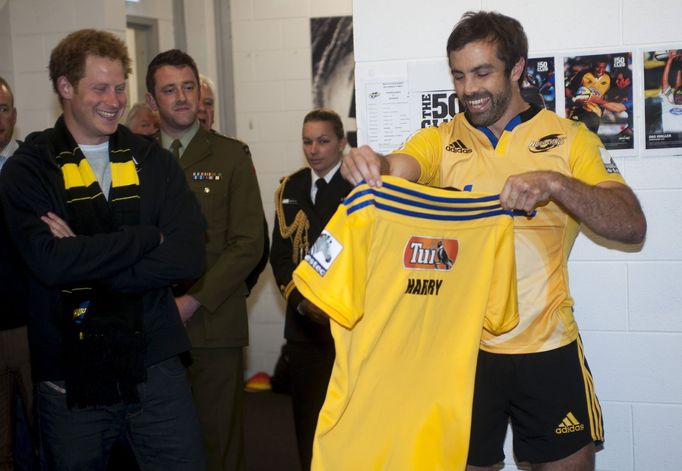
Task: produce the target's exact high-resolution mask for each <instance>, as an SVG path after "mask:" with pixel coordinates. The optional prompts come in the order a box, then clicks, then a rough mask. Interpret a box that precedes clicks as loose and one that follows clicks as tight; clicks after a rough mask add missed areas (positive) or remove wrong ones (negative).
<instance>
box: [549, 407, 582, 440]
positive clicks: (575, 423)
mask: <svg viewBox="0 0 682 471" xmlns="http://www.w3.org/2000/svg"><path fill="white" fill-rule="evenodd" d="M581 430H585V426H584V425H583V424H581V423H580V421H579V420H578V419H576V418H575V415H573V412H569V413H568V414H566V417H564V420H562V421H561V423H559V425H557V427H556V429H554V433H556V434H557V435H563V434H565V433H573V432H580V431H581Z"/></svg>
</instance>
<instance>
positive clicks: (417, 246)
mask: <svg viewBox="0 0 682 471" xmlns="http://www.w3.org/2000/svg"><path fill="white" fill-rule="evenodd" d="M458 251H459V242H458V241H457V240H456V239H439V238H433V237H419V236H413V237H411V238H410V240H408V241H407V244H406V246H405V251H404V253H403V266H404V267H405V268H409V269H412V270H440V271H450V270H452V267H453V265H454V264H455V260H456V259H457V253H458Z"/></svg>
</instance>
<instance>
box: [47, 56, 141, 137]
mask: <svg viewBox="0 0 682 471" xmlns="http://www.w3.org/2000/svg"><path fill="white" fill-rule="evenodd" d="M125 84H126V83H125V71H124V69H123V64H122V63H121V61H120V60H118V59H116V60H112V59H109V58H106V57H99V56H92V55H89V56H88V57H87V58H86V59H85V73H84V75H83V78H81V79H80V80H79V81H78V83H77V84H76V85H75V86H74V85H73V84H71V83H69V81H68V80H67V79H66V77H64V76H61V77H59V78H58V79H57V88H58V91H59V95H60V97H61V98H62V106H63V109H64V121H65V122H66V126H67V128H68V129H69V132H71V134H72V135H73V137H74V139H75V140H76V142H77V143H78V144H90V145H96V144H101V143H103V142H105V141H107V140H108V139H109V136H110V135H111V134H113V133H114V132H116V128H117V127H118V122H119V120H120V119H121V116H122V115H123V112H124V111H125V107H126V103H127V100H128V99H127V97H126V94H125Z"/></svg>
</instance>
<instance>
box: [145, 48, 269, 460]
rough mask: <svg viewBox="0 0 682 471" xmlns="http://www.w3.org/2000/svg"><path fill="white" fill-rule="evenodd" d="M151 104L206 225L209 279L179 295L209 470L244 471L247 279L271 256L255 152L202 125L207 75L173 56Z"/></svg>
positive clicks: (161, 58) (158, 68)
mask: <svg viewBox="0 0 682 471" xmlns="http://www.w3.org/2000/svg"><path fill="white" fill-rule="evenodd" d="M146 82H147V94H146V95H147V101H148V103H149V104H150V105H151V106H152V108H154V109H155V110H156V109H158V111H159V115H160V118H161V131H160V133H159V134H158V138H159V140H160V142H161V145H162V146H163V147H164V148H166V149H169V150H170V151H171V152H172V153H173V154H175V156H176V157H177V158H179V159H180V166H181V168H182V170H183V171H184V173H185V176H186V178H187V181H188V183H189V186H190V189H191V190H192V191H193V192H194V194H195V196H196V198H197V200H199V204H200V206H201V210H202V213H203V214H204V217H205V218H206V222H207V230H206V256H207V260H206V271H205V273H204V274H203V276H202V277H201V278H200V279H199V280H191V281H188V282H187V283H186V284H185V285H184V286H182V287H179V288H178V289H177V290H176V293H175V294H176V297H175V301H176V304H177V306H178V311H179V312H180V317H181V318H182V321H183V322H184V323H185V325H186V326H187V332H188V333H189V337H190V340H191V342H192V350H191V354H192V365H191V366H190V368H189V376H190V381H191V384H192V391H193V394H194V399H195V402H196V404H197V408H198V411H199V418H200V421H201V426H202V432H203V435H204V444H205V448H206V456H207V459H208V465H209V470H211V471H213V470H230V471H239V470H243V469H244V452H243V390H244V384H243V351H242V350H243V347H244V346H245V345H247V343H248V325H247V315H246V296H247V294H248V289H247V285H246V283H245V280H246V279H247V277H248V275H249V273H250V272H251V271H252V269H253V268H254V267H255V266H256V265H257V264H258V262H259V260H260V259H261V255H262V253H263V246H264V228H263V218H264V215H263V205H262V202H261V198H260V191H259V189H258V181H257V179H256V173H255V170H254V166H253V162H252V160H251V154H250V152H249V148H248V146H247V145H246V144H244V143H243V142H240V141H238V140H236V139H231V138H228V137H225V136H222V135H220V134H218V133H216V132H209V131H207V130H205V129H204V128H203V127H202V126H201V125H200V123H199V121H198V119H197V111H198V107H199V100H200V91H199V90H200V89H199V73H198V71H197V67H196V64H195V62H194V60H193V59H192V58H191V57H190V56H189V55H187V54H186V53H184V52H182V51H179V50H177V49H173V50H170V51H166V52H162V53H160V54H159V55H157V56H156V57H155V58H154V59H153V60H152V61H151V63H150V64H149V67H148V69H147V77H146Z"/></svg>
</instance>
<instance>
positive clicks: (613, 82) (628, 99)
mask: <svg viewBox="0 0 682 471" xmlns="http://www.w3.org/2000/svg"><path fill="white" fill-rule="evenodd" d="M632 82H633V76H632V52H629V51H627V52H618V53H606V54H591V55H579V56H572V57H564V96H565V113H566V117H567V118H569V119H575V120H578V121H582V122H583V123H584V124H585V125H586V126H587V127H588V129H590V130H591V131H593V132H595V133H597V135H598V136H599V137H600V138H601V140H602V142H603V143H604V146H605V147H606V148H607V149H609V150H611V151H613V150H617V151H624V152H620V153H621V154H622V153H625V154H634V151H635V124H634V123H635V119H634V100H633V84H632Z"/></svg>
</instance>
